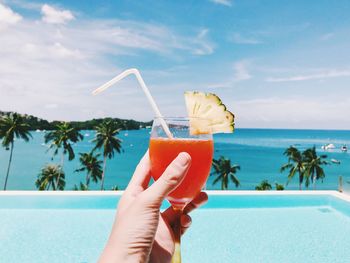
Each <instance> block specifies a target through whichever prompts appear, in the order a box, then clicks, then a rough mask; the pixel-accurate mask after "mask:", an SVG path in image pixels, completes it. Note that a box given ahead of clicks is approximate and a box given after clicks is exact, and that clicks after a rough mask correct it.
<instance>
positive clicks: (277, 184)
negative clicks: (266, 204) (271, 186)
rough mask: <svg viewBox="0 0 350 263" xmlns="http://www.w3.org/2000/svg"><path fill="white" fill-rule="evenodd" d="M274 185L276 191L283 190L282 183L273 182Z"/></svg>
mask: <svg viewBox="0 0 350 263" xmlns="http://www.w3.org/2000/svg"><path fill="white" fill-rule="evenodd" d="M275 186H276V190H277V191H283V190H284V186H283V184H279V183H275Z"/></svg>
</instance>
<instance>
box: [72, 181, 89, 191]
mask: <svg viewBox="0 0 350 263" xmlns="http://www.w3.org/2000/svg"><path fill="white" fill-rule="evenodd" d="M73 190H74V191H88V190H89V187H88V186H87V185H86V184H83V183H82V182H80V185H79V186H77V185H74V188H73Z"/></svg>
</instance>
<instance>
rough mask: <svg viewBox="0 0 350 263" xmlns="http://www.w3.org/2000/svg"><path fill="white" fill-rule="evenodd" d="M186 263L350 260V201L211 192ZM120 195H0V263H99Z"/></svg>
mask: <svg viewBox="0 0 350 263" xmlns="http://www.w3.org/2000/svg"><path fill="white" fill-rule="evenodd" d="M209 194H210V197H209V202H208V204H207V205H206V206H204V207H203V208H201V209H199V210H197V211H195V212H194V213H193V214H192V219H193V224H192V227H191V229H190V230H189V231H188V233H186V235H185V236H184V238H183V242H182V254H183V262H185V263H188V262H240V263H242V262H243V263H244V262H249V263H252V262H273V263H274V262H293V263H295V262H317V263H323V262H344V263H345V262H350V248H349V244H350V203H349V200H350V199H349V197H347V196H345V195H343V194H340V193H337V192H334V191H318V192H313V191H308V192H298V191H290V192H287V191H284V192H276V191H274V192H272V191H271V192H254V191H242V192H239V191H234V192H220V191H215V192H209ZM119 197H120V193H116V192H80V193H77V192H62V193H55V192H49V193H48V192H6V193H1V194H0V244H1V245H0V255H1V257H0V262H6V263H12V262H16V263H17V262H38V263H40V262H50V263H56V262H67V263H69V262H74V263H77V262H78V263H83V262H96V260H97V258H98V256H99V254H100V251H101V250H102V248H103V245H104V244H105V241H106V239H107V237H108V234H109V231H110V227H111V225H112V222H113V220H114V213H115V207H116V203H117V201H118V199H119Z"/></svg>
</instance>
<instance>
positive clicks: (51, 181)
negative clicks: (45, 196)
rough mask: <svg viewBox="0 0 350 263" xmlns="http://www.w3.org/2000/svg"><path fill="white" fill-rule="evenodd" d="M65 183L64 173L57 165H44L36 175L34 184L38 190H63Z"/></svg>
mask: <svg viewBox="0 0 350 263" xmlns="http://www.w3.org/2000/svg"><path fill="white" fill-rule="evenodd" d="M65 185H66V180H65V174H64V172H63V170H62V168H61V167H60V166H59V165H55V164H49V165H46V166H45V167H44V168H43V169H42V170H41V172H40V174H39V175H38V179H37V180H36V181H35V186H36V187H37V188H38V189H39V190H50V189H51V188H52V190H64V187H65Z"/></svg>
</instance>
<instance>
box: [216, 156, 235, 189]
mask: <svg viewBox="0 0 350 263" xmlns="http://www.w3.org/2000/svg"><path fill="white" fill-rule="evenodd" d="M213 169H214V172H212V173H211V174H210V175H217V177H216V178H215V180H214V181H213V185H214V184H216V183H217V182H219V181H221V190H226V189H227V188H228V183H229V180H231V182H232V183H234V185H235V186H236V187H238V186H239V185H240V183H239V180H238V179H237V177H236V173H237V171H238V170H240V169H241V167H240V166H239V165H237V164H234V165H231V160H230V159H226V158H225V157H224V156H221V157H220V158H219V159H218V160H215V159H213Z"/></svg>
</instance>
